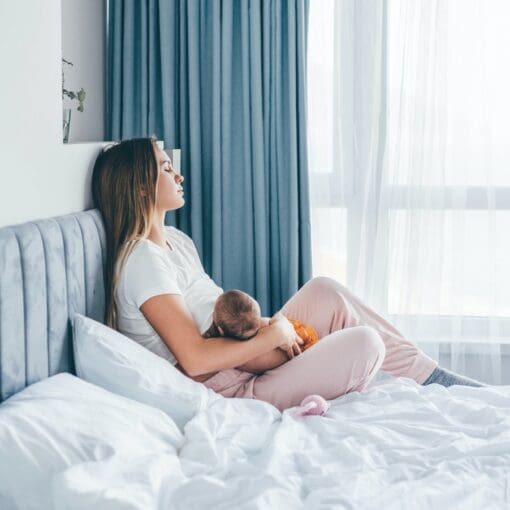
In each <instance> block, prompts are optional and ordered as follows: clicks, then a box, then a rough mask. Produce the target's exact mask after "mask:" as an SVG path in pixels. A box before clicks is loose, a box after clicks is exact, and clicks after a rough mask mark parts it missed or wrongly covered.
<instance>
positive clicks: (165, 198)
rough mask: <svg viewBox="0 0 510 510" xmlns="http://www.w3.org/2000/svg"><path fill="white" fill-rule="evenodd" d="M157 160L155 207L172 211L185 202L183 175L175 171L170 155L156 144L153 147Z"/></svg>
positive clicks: (159, 209)
mask: <svg viewBox="0 0 510 510" xmlns="http://www.w3.org/2000/svg"><path fill="white" fill-rule="evenodd" d="M155 151H156V159H157V162H158V184H157V188H156V209H157V210H158V211H172V210H174V209H179V208H180V207H182V206H183V205H184V203H185V201H184V191H183V188H182V182H183V181H184V177H183V176H182V175H180V174H178V173H176V172H175V170H174V169H173V167H172V162H171V161H170V157H169V156H168V154H167V153H166V152H165V151H162V150H161V149H160V148H159V147H158V146H156V147H155Z"/></svg>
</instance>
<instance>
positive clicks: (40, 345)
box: [0, 210, 106, 402]
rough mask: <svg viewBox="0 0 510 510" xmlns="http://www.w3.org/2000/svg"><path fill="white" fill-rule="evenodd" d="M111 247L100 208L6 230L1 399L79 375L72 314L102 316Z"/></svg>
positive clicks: (1, 276) (1, 259)
mask: <svg viewBox="0 0 510 510" xmlns="http://www.w3.org/2000/svg"><path fill="white" fill-rule="evenodd" d="M105 249H106V245H105V236H104V229H103V224H102V220H101V216H100V214H99V212H98V211H97V210H90V211H84V212H78V213H74V214H68V215H65V216H60V217H57V218H51V219H45V220H39V221H31V222H28V223H24V224H21V225H15V226H11V227H3V228H0V402H1V401H2V400H5V399H6V398H8V397H10V396H11V395H13V394H14V393H16V392H18V391H20V390H22V389H23V388H24V387H25V386H28V385H29V384H32V383H34V382H37V381H39V380H41V379H44V378H46V377H48V376H50V375H54V374H57V373H59V372H71V373H74V361H73V349H72V344H71V326H70V321H69V318H70V317H72V315H73V314H74V313H75V312H80V313H82V314H85V315H87V316H89V317H92V318H95V319H97V320H102V319H103V315H104V285H103V263H104V256H105Z"/></svg>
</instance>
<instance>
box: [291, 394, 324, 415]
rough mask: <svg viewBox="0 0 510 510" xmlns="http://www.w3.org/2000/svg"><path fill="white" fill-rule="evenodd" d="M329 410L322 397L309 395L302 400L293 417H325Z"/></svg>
mask: <svg viewBox="0 0 510 510" xmlns="http://www.w3.org/2000/svg"><path fill="white" fill-rule="evenodd" d="M328 409H329V404H328V403H327V402H326V400H325V399H324V398H322V397H321V396H320V395H308V397H305V398H304V399H303V400H302V402H301V404H300V406H299V407H298V408H297V409H296V410H295V412H294V413H293V416H313V415H315V416H324V415H325V414H326V412H327V411H328Z"/></svg>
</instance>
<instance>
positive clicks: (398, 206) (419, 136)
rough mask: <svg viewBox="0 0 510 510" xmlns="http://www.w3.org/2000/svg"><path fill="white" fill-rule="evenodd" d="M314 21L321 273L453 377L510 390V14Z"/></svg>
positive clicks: (471, 2)
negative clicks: (508, 259) (339, 282)
mask: <svg viewBox="0 0 510 510" xmlns="http://www.w3.org/2000/svg"><path fill="white" fill-rule="evenodd" d="M310 18H311V22H310V30H309V39H308V44H309V46H310V48H312V50H311V51H310V53H309V56H308V64H309V66H310V67H309V70H310V73H309V76H308V86H309V89H308V90H309V115H310V119H309V124H308V127H309V136H310V140H309V145H310V164H309V165H310V171H311V176H312V177H311V188H312V189H311V192H312V197H313V201H312V220H313V232H314V235H313V246H314V252H313V255H314V274H327V275H331V276H336V277H338V278H339V279H341V280H342V281H344V282H346V284H347V285H348V286H349V287H350V288H351V289H352V290H353V291H355V292H356V293H357V294H358V295H359V296H360V297H361V298H362V299H363V300H364V301H365V302H367V303H368V304H370V306H372V307H373V308H375V309H376V310H378V311H379V312H381V313H382V314H383V315H384V316H385V317H386V318H387V319H388V320H389V321H390V322H392V323H393V324H394V325H395V326H396V327H397V328H398V329H400V330H401V331H402V332H403V333H404V334H405V335H406V336H407V337H408V338H409V339H410V340H412V341H415V342H416V343H417V344H419V345H420V347H422V348H423V349H424V350H425V351H426V352H427V353H429V354H430V355H431V356H433V357H434V358H436V359H438V360H439V362H440V363H441V365H443V366H445V367H446V368H451V369H452V370H454V371H456V372H460V373H464V374H466V375H468V376H471V377H474V378H476V379H480V380H484V381H487V382H489V383H493V384H510V379H509V374H510V371H509V370H508V366H507V365H505V363H508V362H507V361H506V360H507V359H508V358H507V357H506V356H504V354H505V349H507V351H506V352H507V354H508V352H509V351H508V347H509V346H508V343H510V299H509V296H510V293H509V291H508V288H509V286H510V265H509V264H508V263H507V262H506V259H504V258H503V257H502V256H501V254H502V253H506V254H508V252H509V251H510V242H509V241H508V235H506V234H505V232H507V231H508V229H509V228H510V173H509V172H508V167H509V165H510V150H509V147H510V145H509V144H508V136H507V132H508V129H507V123H508V118H509V117H510V99H509V96H508V93H507V90H508V89H509V88H510V73H509V72H508V71H507V69H506V67H505V65H504V62H506V61H508V58H510V36H509V35H508V31H507V29H506V23H507V22H508V20H509V19H510V6H509V5H508V3H507V2H505V1H504V0H494V1H493V2H490V3H487V2H483V1H480V0H466V1H463V2H443V1H441V0H391V1H386V0H383V1H380V0H367V1H366V2H357V1H356V0H339V1H336V2H335V1H332V0H325V1H324V2H323V3H321V6H320V7H319V6H317V5H316V4H315V3H313V4H312V11H311V13H310ZM321 18H322V19H321ZM321 128H322V132H320V131H319V129H321ZM505 368H506V369H505Z"/></svg>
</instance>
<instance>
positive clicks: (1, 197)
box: [0, 0, 103, 226]
mask: <svg viewBox="0 0 510 510" xmlns="http://www.w3.org/2000/svg"><path fill="white" fill-rule="evenodd" d="M64 1H66V0H64ZM0 63H1V79H0V226H3V225H9V224H14V223H20V222H24V221H28V220H32V219H38V218H43V217H51V216H55V215H59V214H65V213H69V212H74V211H78V210H83V209H86V208H88V207H90V205H91V204H90V194H89V186H90V184H89V179H90V172H91V169H92V165H93V162H94V158H95V156H96V154H97V152H98V150H99V148H100V147H101V146H102V145H103V144H102V143H90V144H71V145H69V144H68V145H64V144H63V143H62V98H61V3H60V0H44V1H41V0H16V1H11V0H0Z"/></svg>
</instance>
